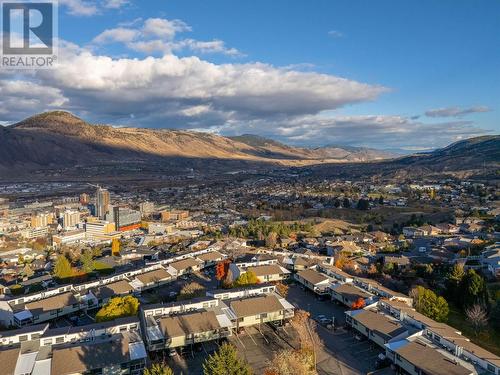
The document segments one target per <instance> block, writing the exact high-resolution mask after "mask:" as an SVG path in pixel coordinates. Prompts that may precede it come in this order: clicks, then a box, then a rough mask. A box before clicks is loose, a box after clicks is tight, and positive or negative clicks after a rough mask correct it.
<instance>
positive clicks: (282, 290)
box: [275, 281, 289, 298]
mask: <svg viewBox="0 0 500 375" xmlns="http://www.w3.org/2000/svg"><path fill="white" fill-rule="evenodd" d="M275 286H276V290H277V291H278V293H279V295H280V296H282V297H283V298H286V296H287V295H288V289H289V287H288V285H286V284H283V283H282V282H281V281H279V282H277V283H276V284H275Z"/></svg>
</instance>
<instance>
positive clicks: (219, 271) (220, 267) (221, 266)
mask: <svg viewBox="0 0 500 375" xmlns="http://www.w3.org/2000/svg"><path fill="white" fill-rule="evenodd" d="M230 263H231V261H230V260H229V259H226V260H223V261H222V262H219V263H217V265H216V266H215V278H216V279H217V280H219V281H221V280H224V279H225V278H226V277H227V272H228V271H229V264H230Z"/></svg>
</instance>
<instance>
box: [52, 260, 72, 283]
mask: <svg viewBox="0 0 500 375" xmlns="http://www.w3.org/2000/svg"><path fill="white" fill-rule="evenodd" d="M54 275H55V276H56V277H57V278H58V279H67V278H69V277H71V276H73V269H72V268H71V263H70V262H69V260H68V258H66V257H65V256H64V255H59V256H58V257H57V260H56V265H55V266H54Z"/></svg>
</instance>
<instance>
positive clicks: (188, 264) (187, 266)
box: [167, 258, 204, 276]
mask: <svg viewBox="0 0 500 375" xmlns="http://www.w3.org/2000/svg"><path fill="white" fill-rule="evenodd" d="M203 264H204V262H203V261H201V260H198V259H195V258H186V259H182V260H178V261H176V262H172V263H170V264H169V265H168V268H167V271H168V273H169V274H171V275H172V276H180V275H184V274H185V273H191V272H196V271H199V270H200V269H201V268H202V267H203Z"/></svg>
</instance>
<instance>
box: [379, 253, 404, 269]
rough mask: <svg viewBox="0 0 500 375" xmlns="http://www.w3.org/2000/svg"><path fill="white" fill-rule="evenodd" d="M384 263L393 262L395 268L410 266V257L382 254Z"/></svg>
mask: <svg viewBox="0 0 500 375" xmlns="http://www.w3.org/2000/svg"><path fill="white" fill-rule="evenodd" d="M383 261H384V265H388V264H393V265H394V266H396V267H397V268H400V269H401V268H408V267H409V266H410V258H408V257H407V256H404V255H384V256H383Z"/></svg>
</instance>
